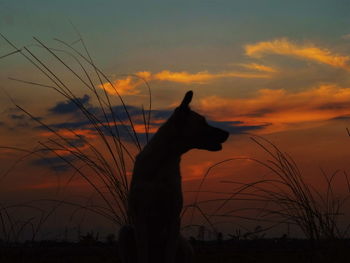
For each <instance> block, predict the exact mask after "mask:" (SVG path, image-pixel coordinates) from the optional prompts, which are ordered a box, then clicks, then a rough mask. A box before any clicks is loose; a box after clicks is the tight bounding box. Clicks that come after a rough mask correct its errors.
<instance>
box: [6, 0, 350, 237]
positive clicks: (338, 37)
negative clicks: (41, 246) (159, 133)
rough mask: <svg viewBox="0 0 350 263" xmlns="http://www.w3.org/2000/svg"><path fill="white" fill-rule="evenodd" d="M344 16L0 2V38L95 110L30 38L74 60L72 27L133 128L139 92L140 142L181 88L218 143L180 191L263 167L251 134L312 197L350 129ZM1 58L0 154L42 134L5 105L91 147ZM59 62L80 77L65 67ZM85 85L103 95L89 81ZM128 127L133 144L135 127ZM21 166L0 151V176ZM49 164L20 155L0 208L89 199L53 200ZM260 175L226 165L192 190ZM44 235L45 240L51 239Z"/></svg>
mask: <svg viewBox="0 0 350 263" xmlns="http://www.w3.org/2000/svg"><path fill="white" fill-rule="evenodd" d="M349 14H350V5H349V3H348V1H345V0H309V1H278V0H266V1H260V0H249V1H236V0H218V1H203V0H198V1H197V0H196V1H194V0H187V1H182V0H178V1H169V0H162V1H154V0H148V1H112V0H104V1H93V0H85V1H82V0H76V1H71V0H70V1H68V0H61V1H43V0H27V1H19V0H2V1H1V2H0V33H1V34H3V35H4V36H5V37H6V38H7V39H9V40H10V41H11V42H13V43H14V44H15V45H17V47H18V48H23V47H24V46H25V47H27V48H28V49H30V50H31V51H32V52H33V53H34V54H36V55H37V56H38V57H40V58H41V59H42V60H43V61H45V63H46V64H47V65H48V66H50V67H52V68H54V69H55V72H56V74H57V75H59V76H60V78H62V79H64V81H66V82H67V83H69V85H70V87H72V91H73V92H74V93H75V95H76V97H78V98H79V99H80V101H81V103H82V104H84V105H85V106H86V107H87V108H89V109H92V110H94V107H97V101H96V99H95V97H93V95H91V92H90V91H88V90H87V89H86V87H84V86H83V85H82V83H81V82H79V81H77V79H76V78H75V77H74V76H73V75H72V74H71V73H70V72H69V71H67V69H65V68H64V66H63V65H62V64H60V63H57V61H56V60H55V59H54V58H53V57H52V56H51V55H50V54H49V53H48V52H47V51H45V50H44V49H43V48H39V47H38V42H36V41H35V40H34V39H33V37H37V38H38V39H39V40H40V41H42V42H43V43H45V45H47V46H49V47H52V48H57V49H63V48H64V46H63V45H62V44H61V43H59V42H58V41H55V40H54V39H55V38H57V39H60V40H63V41H67V42H68V43H73V46H74V47H76V48H77V49H79V50H83V48H82V46H81V43H80V42H77V41H76V40H78V39H79V36H78V35H77V32H76V31H75V29H74V28H76V29H77V30H78V31H79V32H80V34H81V35H82V37H83V39H84V41H85V44H86V45H87V47H88V49H89V51H90V54H91V56H92V58H93V59H94V61H95V63H96V64H97V65H98V66H99V68H100V69H101V70H102V71H103V72H104V73H105V74H106V75H107V76H108V77H109V78H110V79H111V80H112V82H113V83H114V84H115V86H116V87H117V89H118V91H119V93H120V94H121V95H122V96H123V98H124V99H125V102H126V104H127V105H128V107H130V110H131V114H132V116H133V117H134V118H135V119H136V122H137V123H139V121H140V119H141V118H142V114H141V110H140V109H141V107H142V106H143V107H145V108H146V109H147V107H148V96H147V95H148V90H147V88H146V86H145V85H144V82H143V81H142V79H144V80H147V82H148V83H149V84H150V86H151V90H152V103H153V106H152V108H153V112H152V118H153V119H152V120H153V121H152V123H151V124H152V125H151V132H154V131H155V130H156V129H157V128H158V127H159V125H160V124H161V123H162V122H163V121H164V120H165V119H166V118H167V117H168V116H169V114H170V112H171V111H172V110H173V109H174V108H175V107H176V106H177V105H178V103H179V102H180V101H181V99H182V98H183V95H184V94H185V92H186V91H188V90H193V91H194V98H193V102H192V104H191V106H192V109H194V110H196V111H197V112H199V113H201V114H203V115H204V116H206V117H207V119H209V120H211V121H212V123H213V125H216V126H218V127H221V128H223V129H226V130H227V131H229V132H230V133H231V136H230V138H229V140H228V141H227V142H226V143H225V144H224V148H223V150H222V151H221V152H214V153H213V152H204V151H198V150H193V151H191V152H189V153H188V154H186V155H185V156H184V157H183V162H182V178H183V181H184V190H185V191H189V190H195V189H197V187H198V184H199V180H200V179H201V178H202V176H203V174H204V173H205V171H206V169H207V168H208V167H210V166H211V165H213V164H215V163H217V162H219V161H222V160H225V159H227V158H234V157H243V158H244V157H250V158H257V159H259V160H263V161H266V160H267V159H268V158H269V157H268V156H267V155H266V154H265V153H264V152H263V151H262V149H261V148H260V147H259V146H257V145H256V144H255V143H254V142H252V140H251V139H250V136H251V134H255V135H259V136H263V137H264V138H267V139H269V140H271V141H272V142H273V143H275V144H276V145H277V146H278V147H280V149H281V150H282V151H284V152H287V153H288V154H290V155H291V156H292V157H293V159H294V160H295V161H296V163H297V164H298V166H299V168H300V169H301V170H302V173H303V176H304V177H305V180H306V181H307V182H309V183H310V184H312V185H314V186H315V187H320V189H322V187H324V186H323V184H322V180H323V177H322V176H323V175H322V172H321V171H322V170H324V171H325V173H326V174H329V175H331V174H332V173H334V172H335V171H337V170H340V171H341V173H343V171H347V172H348V173H349V172H350V165H349V163H350V162H349V155H350V150H349V146H350V138H349V136H348V134H347V131H346V128H347V127H350V75H349V73H350V16H349ZM72 24H73V25H74V26H73V25H72ZM13 51H14V49H13V47H11V46H10V45H9V44H8V43H7V42H6V41H5V40H4V39H0V58H1V59H0V89H1V90H0V144H1V146H11V147H18V148H21V149H23V148H25V149H29V150H30V149H33V148H35V147H38V142H43V141H46V140H47V139H49V138H50V136H52V134H50V133H49V132H47V131H46V130H44V129H42V128H40V127H38V123H36V122H35V121H32V120H31V119H30V118H29V117H28V116H27V115H25V114H24V113H23V112H21V111H20V110H19V109H17V108H16V107H15V106H14V104H13V102H12V101H11V98H12V100H13V101H14V102H15V103H17V104H18V105H20V106H21V107H23V108H24V109H26V110H27V111H29V112H30V113H31V114H33V115H34V116H35V117H40V120H42V121H43V122H45V123H46V124H50V125H51V126H52V127H53V128H55V129H56V130H58V131H59V132H60V133H62V134H64V132H65V129H66V128H69V129H73V130H74V131H75V132H76V133H78V134H80V135H82V136H84V138H86V139H90V140H91V141H95V138H96V134H94V133H93V132H92V131H91V129H89V127H88V123H87V122H86V120H85V119H83V118H82V115H81V114H79V113H78V111H77V109H76V108H75V107H74V105H72V103H70V102H68V101H67V100H66V99H65V98H64V97H63V96H62V95H60V94H58V93H57V92H55V91H53V90H52V89H48V88H44V87H38V86H34V85H27V84H24V83H19V82H16V81H13V80H9V78H16V79H21V80H25V81H31V82H39V83H46V84H51V83H50V80H48V79H47V78H45V77H44V76H43V74H41V73H40V72H39V71H38V70H37V69H36V68H34V66H33V65H31V64H30V63H29V62H28V61H26V59H25V58H24V57H22V56H21V55H20V54H19V53H17V54H13V55H10V56H6V55H7V54H10V53H11V52H13ZM60 55H61V56H62V58H64V59H65V61H67V63H68V64H69V65H72V67H73V68H74V69H76V70H77V71H79V72H81V73H82V71H81V69H79V67H78V66H79V65H77V63H76V62H75V60H74V59H72V58H71V57H69V56H67V55H65V54H62V53H60ZM90 72H93V70H92V69H91V68H90ZM140 77H141V78H142V79H141V78H140ZM95 86H96V88H97V89H99V90H100V91H102V88H101V86H102V85H101V84H99V82H98V81H97V80H95ZM105 87H106V91H107V92H108V94H109V96H110V97H111V98H112V100H113V102H114V104H115V107H116V108H115V109H118V107H120V103H119V102H118V98H117V96H116V94H115V91H114V90H113V88H111V86H110V85H109V84H107V83H106V84H105ZM118 105H119V106H118ZM120 109H121V107H120ZM136 129H137V131H140V132H143V126H142V125H141V124H139V126H137V127H136ZM66 134H67V133H66ZM67 136H68V137H69V136H71V135H67ZM77 143H80V142H77ZM126 143H130V142H126ZM79 147H80V149H82V150H84V149H86V147H87V146H86V144H84V143H81V145H79ZM84 147H85V148H84ZM23 154H24V153H23V152H18V151H13V150H10V149H3V150H1V151H0V167H1V169H0V175H1V174H2V173H4V174H5V172H6V171H7V170H8V169H10V168H11V167H12V164H13V163H14V162H15V161H16V160H18V158H20V157H21V156H23ZM49 158H51V161H52V162H51V166H49V165H47V162H43V161H42V160H41V159H40V158H39V157H37V158H35V157H32V158H29V159H25V160H24V161H23V162H21V163H19V164H17V165H16V166H15V167H14V168H13V169H12V168H11V169H12V170H11V173H9V174H7V175H6V177H2V178H1V181H0V198H1V200H2V201H1V202H0V203H1V204H2V205H4V204H14V203H16V202H17V203H19V202H24V201H28V200H34V199H46V198H56V199H59V198H65V200H78V199H79V198H81V200H86V199H84V198H85V197H86V198H88V196H89V195H90V193H91V189H90V188H89V186H87V185H86V184H85V183H84V182H83V181H82V180H80V179H76V180H73V181H72V182H71V183H70V184H69V185H68V186H66V189H65V191H66V192H65V194H61V193H58V192H57V189H58V185H61V184H62V182H64V181H65V180H67V179H68V178H69V177H70V175H71V173H72V171H70V170H69V169H67V168H66V167H64V164H63V163H62V161H61V160H59V159H57V158H54V157H49ZM266 173H268V171H266V170H263V169H262V168H261V167H259V166H258V165H257V164H256V163H253V162H250V161H247V160H241V161H234V162H228V163H225V164H224V165H222V166H219V167H217V168H216V169H214V170H213V172H212V173H210V175H209V177H208V181H207V183H206V184H204V186H203V187H204V189H203V190H208V191H211V190H212V191H229V189H228V187H229V186H227V184H226V185H225V184H223V183H220V182H221V181H224V180H234V181H240V180H245V181H246V182H247V181H249V180H259V179H260V178H261V176H263V175H265V174H266ZM336 185H337V186H336V187H337V188H336V190H337V192H339V194H340V195H341V194H343V193H346V189H345V188H344V187H342V186H344V185H343V183H342V180H339V182H337V183H336ZM60 194H61V195H60ZM62 196H64V197H62ZM185 197H186V198H187V199H186V200H187V201H188V202H190V200H192V199H191V198H193V195H191V194H190V193H185ZM70 198H71V199H70ZM203 198H204V197H203ZM207 198H210V197H209V196H207ZM204 199H205V198H204ZM349 212H350V210H349ZM61 213H63V214H64V211H63V212H61ZM67 221H68V220H67ZM95 222H98V223H96V224H95V225H98V227H102V228H103V226H101V224H102V225H103V224H105V223H104V221H103V220H101V222H100V219H95ZM239 223H240V224H244V222H241V221H239ZM56 224H57V222H53V223H52V225H51V226H49V227H48V229H55V226H56ZM99 224H100V225H99ZM106 224H107V223H106ZM50 227H51V228H50ZM230 227H231V226H230ZM106 228H108V227H106ZM232 229H233V228H232ZM47 231H49V230H47ZM51 232H52V230H51Z"/></svg>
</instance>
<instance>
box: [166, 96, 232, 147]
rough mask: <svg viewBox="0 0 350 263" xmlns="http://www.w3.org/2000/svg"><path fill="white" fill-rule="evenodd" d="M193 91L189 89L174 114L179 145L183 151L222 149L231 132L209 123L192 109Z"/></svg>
mask: <svg viewBox="0 0 350 263" xmlns="http://www.w3.org/2000/svg"><path fill="white" fill-rule="evenodd" d="M192 97H193V92H192V91H188V92H187V93H186V95H185V97H184V98H183V100H182V102H181V104H180V105H179V107H177V108H176V109H175V112H174V114H173V116H172V119H173V121H174V122H175V127H176V128H175V129H176V133H177V139H178V142H177V143H178V144H179V146H180V147H181V148H182V149H183V151H188V150H190V149H203V150H208V151H220V150H221V149H222V145H221V144H222V143H223V142H225V141H226V140H227V138H228V136H229V133H228V132H226V131H224V130H222V129H219V128H216V127H213V126H211V125H209V124H208V123H207V121H206V119H205V118H204V117H203V116H201V115H200V114H198V113H197V112H194V111H192V110H191V109H190V107H189V104H190V102H191V100H192Z"/></svg>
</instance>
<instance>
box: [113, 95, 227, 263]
mask: <svg viewBox="0 0 350 263" xmlns="http://www.w3.org/2000/svg"><path fill="white" fill-rule="evenodd" d="M192 97H193V92H192V91H188V92H187V93H186V95H185V96H184V98H183V100H182V102H181V104H180V105H179V106H178V107H177V108H176V109H175V111H174V112H173V114H172V115H171V116H170V118H169V119H168V120H167V121H166V122H165V123H164V124H163V125H162V126H161V127H160V128H159V129H158V131H157V132H156V133H155V134H154V136H153V137H152V139H151V140H150V141H149V143H148V144H147V145H146V146H145V147H144V149H143V150H142V151H141V152H140V153H139V154H138V155H137V157H136V160H135V164H134V170H133V174H132V179H131V185H130V191H129V196H128V206H129V207H128V209H129V216H130V222H131V225H127V226H123V227H122V228H121V229H120V231H119V242H118V243H119V253H120V257H121V259H122V262H123V263H175V262H176V263H177V262H181V263H187V262H191V258H192V254H193V253H192V249H191V246H190V245H189V244H188V242H187V241H186V240H185V239H184V238H183V237H182V236H181V235H180V224H181V220H180V214H181V210H182V207H183V196H182V188H181V174H180V159H181V155H182V154H184V153H186V152H187V151H189V150H191V149H203V150H208V151H219V150H221V149H222V145H221V144H222V143H223V142H225V141H226V140H227V138H228V136H229V133H228V132H226V131H224V130H221V129H219V128H216V127H213V126H210V125H209V124H208V123H207V121H206V119H205V118H204V117H203V116H201V115H200V114H198V113H196V112H194V111H192V110H191V109H190V107H189V104H190V102H191V100H192Z"/></svg>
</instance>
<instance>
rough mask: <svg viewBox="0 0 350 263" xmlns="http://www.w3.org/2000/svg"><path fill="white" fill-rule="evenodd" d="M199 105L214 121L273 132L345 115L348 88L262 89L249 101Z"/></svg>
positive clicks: (218, 100) (225, 100) (215, 100)
mask: <svg viewBox="0 0 350 263" xmlns="http://www.w3.org/2000/svg"><path fill="white" fill-rule="evenodd" d="M199 106H200V110H201V111H202V112H205V113H206V114H207V115H209V116H210V117H211V118H213V119H215V120H220V121H244V122H245V124H248V125H262V124H266V123H269V124H271V125H270V126H267V127H266V128H265V130H264V132H276V131H281V130H285V129H293V128H299V127H300V126H302V125H303V124H305V125H306V124H310V123H316V122H322V121H326V120H330V119H333V118H336V117H339V116H344V115H348V114H349V113H350V112H349V108H350V88H340V87H338V86H336V85H321V86H319V87H317V88H313V89H309V90H306V91H301V92H289V91H287V90H283V89H279V90H272V89H263V90H260V91H259V92H258V94H257V95H256V96H255V97H251V98H244V99H229V98H222V97H217V96H212V97H207V98H204V99H202V100H201V101H200V104H199Z"/></svg>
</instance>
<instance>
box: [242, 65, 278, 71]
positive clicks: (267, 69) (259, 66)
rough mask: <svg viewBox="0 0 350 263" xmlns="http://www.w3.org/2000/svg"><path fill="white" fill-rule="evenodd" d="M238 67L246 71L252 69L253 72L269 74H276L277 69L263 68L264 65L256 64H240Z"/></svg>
mask: <svg viewBox="0 0 350 263" xmlns="http://www.w3.org/2000/svg"><path fill="white" fill-rule="evenodd" d="M240 65H241V66H242V67H245V68H247V69H253V70H257V71H263V72H270V73H274V72H277V69H275V68H272V67H269V66H265V65H260V64H256V63H250V64H240Z"/></svg>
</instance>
